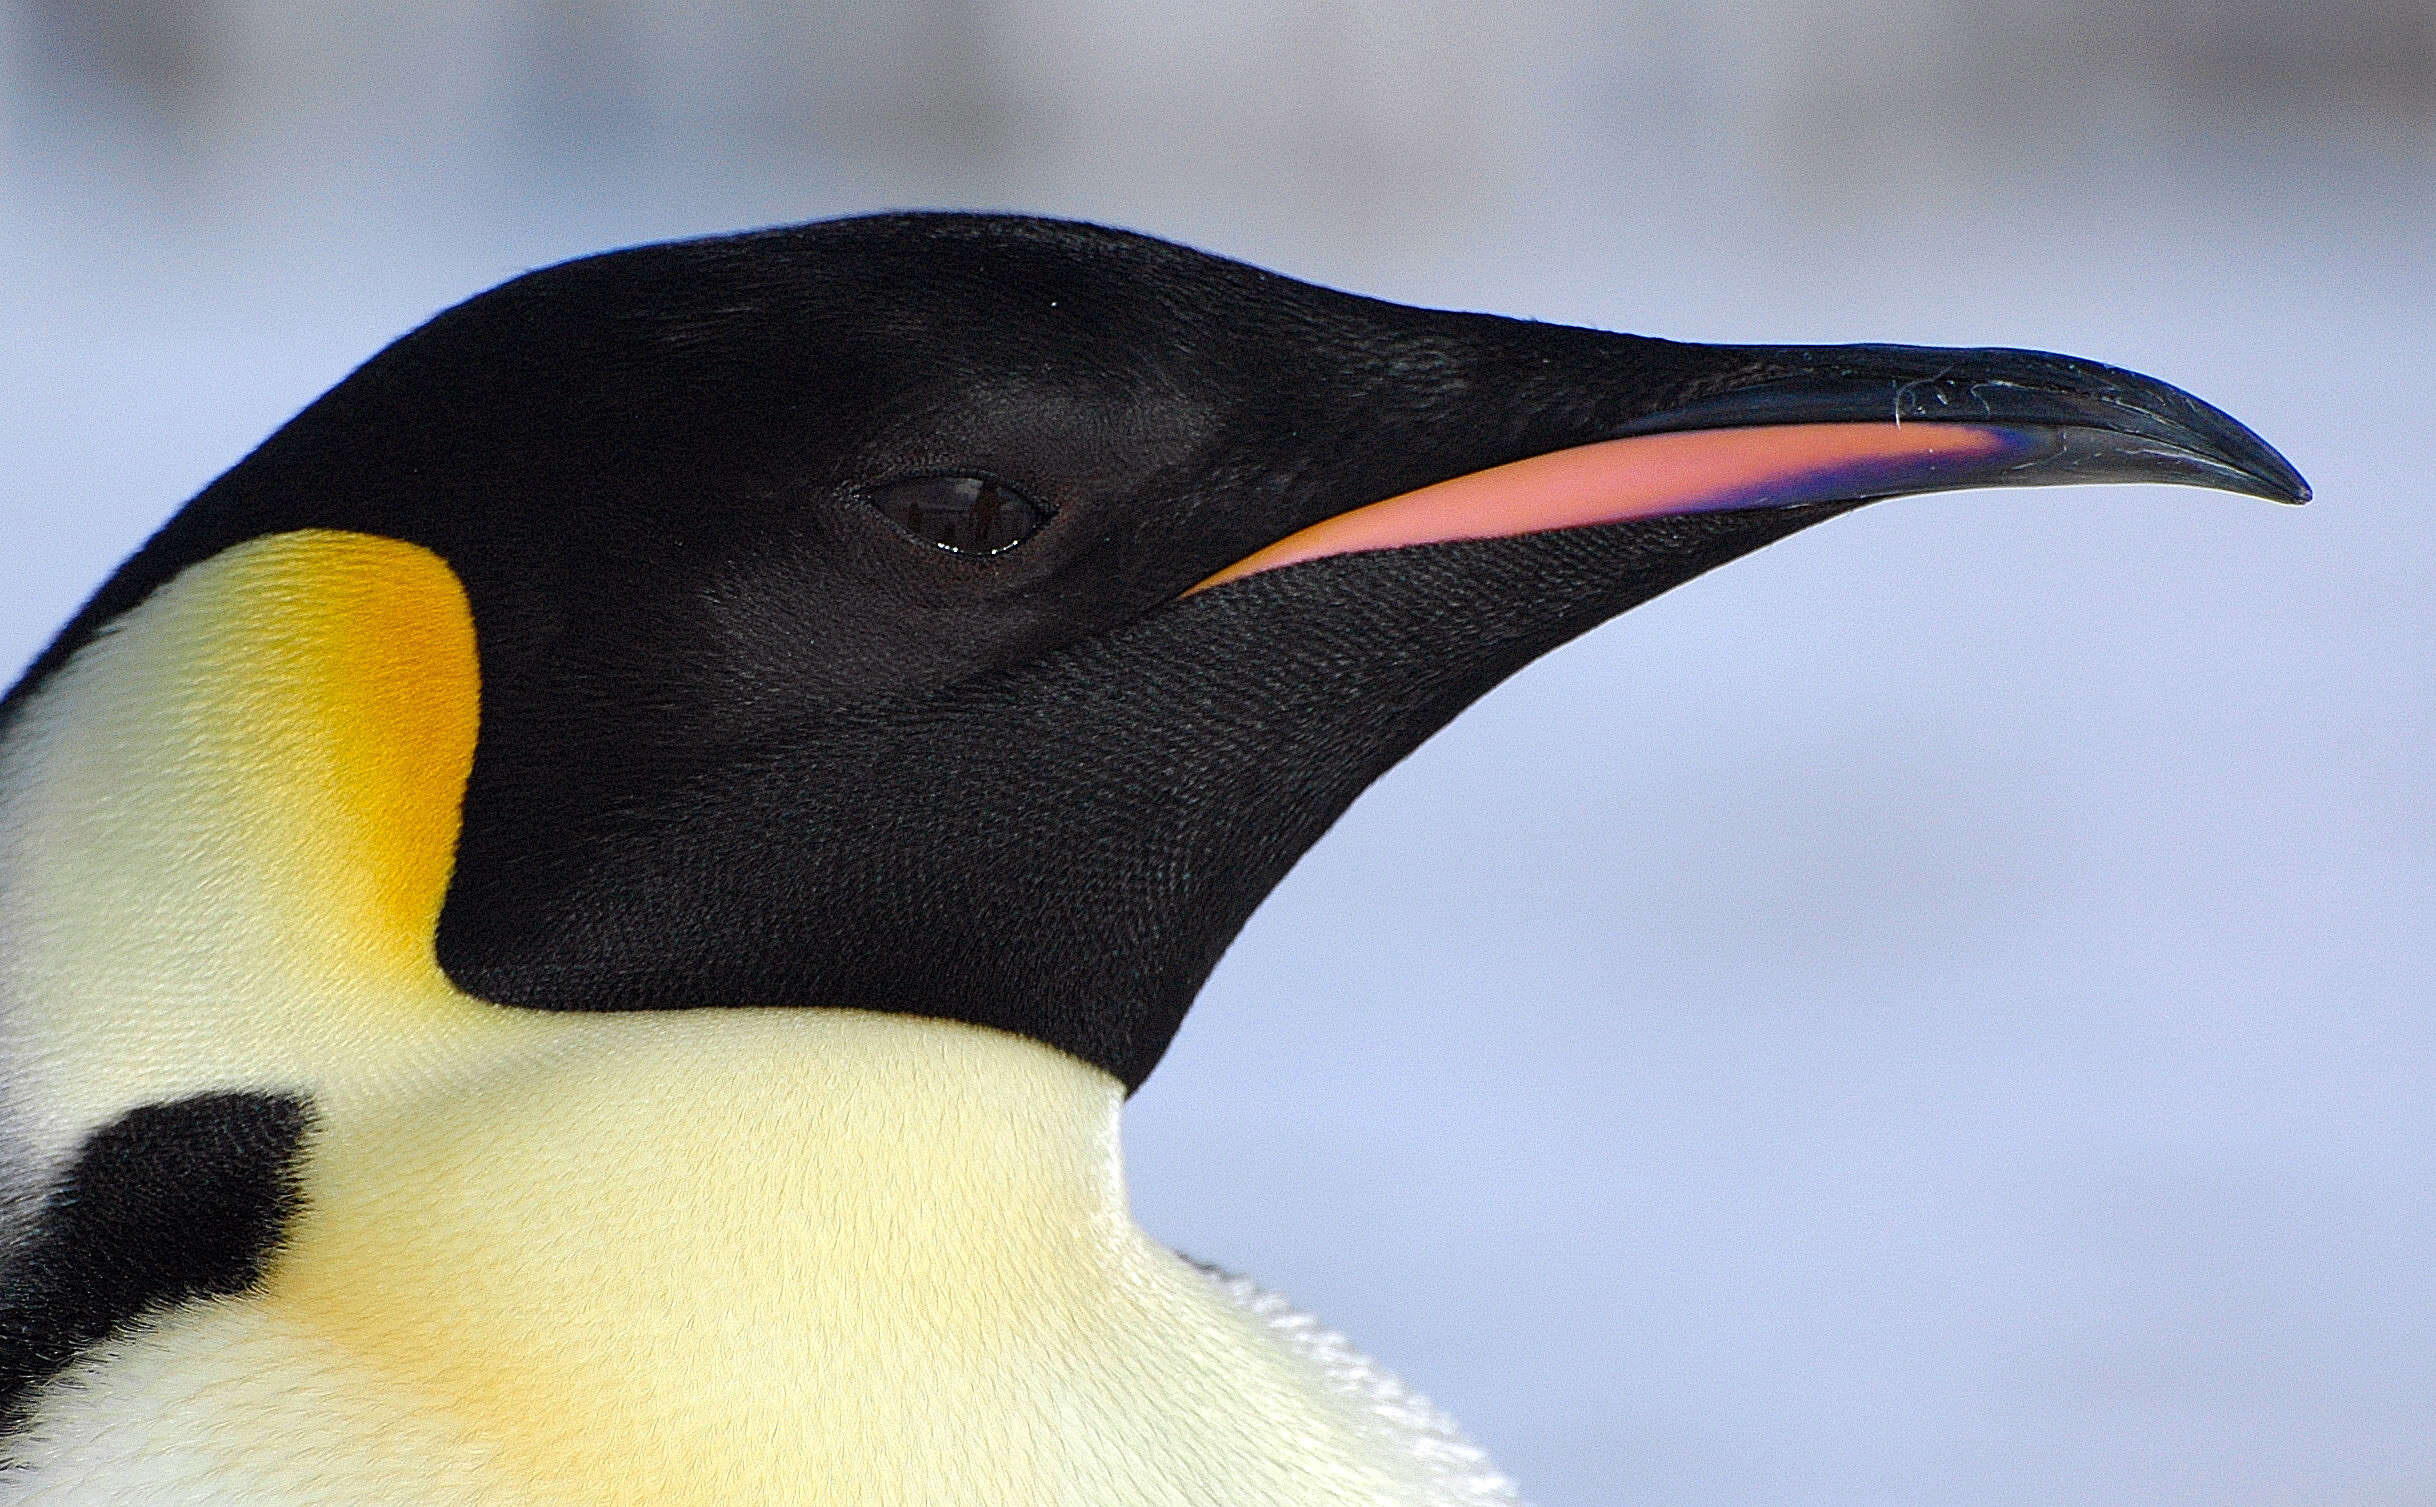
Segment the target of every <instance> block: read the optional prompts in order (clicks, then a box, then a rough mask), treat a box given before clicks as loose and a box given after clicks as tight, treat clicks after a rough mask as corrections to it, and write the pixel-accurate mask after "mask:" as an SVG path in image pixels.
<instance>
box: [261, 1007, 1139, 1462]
mask: <svg viewBox="0 0 2436 1507" xmlns="http://www.w3.org/2000/svg"><path fill="white" fill-rule="evenodd" d="M477 1019H478V1020H480V1021H481V1022H482V1024H472V1023H470V1022H469V1025H470V1026H471V1028H470V1029H469V1030H468V1031H466V1032H465V1033H464V1036H463V1039H462V1040H461V1041H460V1042H458V1043H454V1044H452V1046H453V1047H454V1048H455V1049H443V1050H441V1051H438V1052H435V1053H432V1054H429V1055H426V1056H424V1057H423V1059H422V1062H421V1063H420V1064H419V1065H417V1066H416V1067H415V1068H413V1069H412V1070H410V1071H409V1072H408V1073H406V1074H404V1075H402V1081H396V1082H393V1083H391V1084H386V1085H382V1084H374V1083H361V1084H359V1085H357V1087H356V1089H355V1091H354V1092H351V1093H349V1094H347V1095H345V1096H344V1097H343V1098H336V1099H334V1100H333V1102H331V1103H329V1104H328V1106H327V1109H326V1112H325V1114H324V1117H323V1122H322V1126H321V1128H320V1130H319V1131H318V1133H317V1136H316V1138H315V1142H314V1145H313V1147H312V1150H311V1152H310V1159H309V1162H308V1164H307V1166H306V1167H305V1168H304V1169H303V1170H304V1181H305V1185H306V1187H307V1189H308V1190H309V1198H308V1201H307V1205H306V1208H305V1210H304V1212H303V1213H302V1215H301V1216H300V1217H299V1219H298V1222H297V1224H296V1227H295V1229H294V1232H293V1238H292V1240H291V1242H290V1244H289V1246H288V1248H287V1250H286V1251H285V1253H284V1254H283V1256H282V1258H281V1259H280V1261H279V1262H278V1264H277V1266H276V1268H275V1270H274V1273H273V1275H272V1278H271V1285H270V1291H269V1293H268V1295H267V1296H268V1297H269V1299H270V1301H272V1302H273V1303H274V1304H275V1305H276V1306H278V1307H279V1308H280V1309H282V1310H283V1311H284V1312H286V1313H288V1314H290V1315H292V1316H294V1317H296V1318H297V1319H299V1320H300V1321H302V1322H305V1323H307V1324H309V1325H310V1326H311V1327H313V1328H315V1329H316V1330H319V1331H320V1332H323V1333H326V1334H330V1335H339V1336H345V1337H346V1343H347V1344H348V1345H349V1347H350V1348H352V1349H355V1350H357V1351H359V1352H361V1353H366V1354H369V1355H371V1356H373V1357H374V1358H375V1359H377V1360H378V1361H380V1362H381V1364H382V1365H383V1366H384V1368H385V1369H391V1370H394V1371H397V1372H400V1373H403V1374H405V1375H408V1376H411V1377H412V1378H413V1380H414V1381H415V1382H416V1384H417V1386H418V1388H419V1389H422V1390H427V1391H434V1392H437V1393H439V1394H441V1395H445V1396H451V1397H464V1396H466V1395H469V1394H475V1395H481V1396H485V1397H487V1398H489V1400H490V1401H492V1402H500V1403H504V1402H506V1401H508V1399H504V1398H499V1397H497V1396H496V1395H495V1394H496V1392H497V1389H498V1388H500V1387H503V1386H524V1385H531V1384H537V1381H538V1378H540V1377H542V1376H546V1374H547V1373H548V1372H550V1371H551V1370H553V1369H556V1368H557V1367H558V1366H559V1365H560V1364H561V1363H563V1364H565V1365H567V1366H572V1367H574V1368H575V1369H576V1370H577V1371H580V1372H583V1373H586V1374H592V1375H596V1376H598V1377H606V1376H608V1375H612V1374H615V1373H616V1371H617V1370H618V1369H620V1368H621V1367H622V1366H623V1365H625V1364H631V1363H639V1362H641V1361H643V1360H644V1359H646V1358H647V1356H648V1354H651V1353H663V1354H664V1353H665V1352H666V1350H667V1348H668V1347H669V1346H671V1345H677V1346H680V1347H684V1346H693V1345H700V1344H704V1343H706V1342H707V1343H709V1344H711V1345H712V1346H713V1347H714V1349H717V1348H733V1347H742V1348H743V1349H745V1350H748V1351H749V1350H752V1349H754V1348H756V1347H763V1346H773V1345H774V1346H778V1347H781V1348H789V1349H792V1348H795V1347H800V1346H802V1345H804V1344H805V1343H806V1337H807V1336H810V1335H813V1334H826V1335H829V1336H831V1337H832V1338H835V1337H837V1336H840V1335H845V1336H865V1337H868V1326H869V1325H870V1324H871V1323H872V1313H873V1311H875V1310H874V1309H872V1308H867V1307H866V1305H871V1304H873V1303H874V1300H875V1298H884V1299H885V1302H884V1303H883V1304H881V1305H880V1306H885V1307H887V1308H891V1309H894V1310H895V1311H896V1312H897V1313H898V1314H899V1315H900V1316H901V1317H902V1316H904V1315H907V1314H918V1313H928V1314H931V1315H932V1316H933V1317H934V1319H937V1320H938V1321H939V1322H941V1323H944V1324H946V1325H947V1326H948V1327H949V1328H950V1329H952V1328H953V1327H954V1326H953V1322H952V1318H950V1317H943V1316H952V1315H954V1314H956V1313H959V1312H968V1311H971V1307H970V1306H971V1305H973V1304H976V1303H978V1304H981V1305H983V1311H987V1312H991V1313H993V1314H996V1315H997V1316H998V1319H997V1321H996V1322H998V1323H999V1324H1000V1325H1001V1326H1003V1323H1004V1319H1005V1316H1006V1315H1008V1314H1010V1313H1021V1312H1023V1311H1025V1310H1026V1308H1027V1307H1028V1306H1037V1304H1038V1303H1039V1301H1040V1299H1041V1293H1040V1292H1039V1290H1038V1284H1039V1283H1040V1282H1041V1281H1042V1280H1043V1279H1044V1277H1047V1278H1048V1279H1049V1280H1050V1281H1051V1282H1052V1284H1053V1285H1054V1283H1055V1282H1056V1281H1058V1280H1061V1278H1060V1277H1059V1274H1063V1275H1064V1277H1065V1278H1070V1279H1072V1280H1074V1281H1076V1282H1078V1283H1083V1282H1087V1281H1091V1280H1095V1279H1094V1278H1093V1277H1092V1275H1091V1274H1092V1273H1094V1271H1095V1270H1096V1269H1097V1268H1098V1267H1100V1266H1102V1265H1104V1262H1105V1258H1106V1257H1107V1255H1108V1253H1110V1252H1112V1251H1116V1250H1118V1249H1120V1248H1123V1247H1126V1246H1128V1245H1129V1244H1130V1243H1132V1242H1134V1241H1136V1240H1138V1238H1139V1237H1138V1235H1137V1234H1136V1233H1135V1231H1134V1227H1133V1224H1132V1220H1131V1216H1130V1213H1129V1211H1128V1208H1127V1203H1126V1197H1125V1186H1124V1173H1123V1167H1122V1161H1121V1157H1120V1153H1119V1149H1118V1115H1119V1110H1120V1107H1121V1104H1122V1089H1121V1087H1120V1086H1119V1085H1118V1084H1117V1082H1116V1081H1115V1080H1114V1079H1112V1078H1110V1077H1109V1076H1108V1075H1106V1074H1105V1073H1101V1072H1099V1071H1097V1070H1096V1069H1093V1068H1090V1067H1088V1066H1086V1065H1084V1064H1082V1063H1080V1062H1077V1061H1075V1060H1074V1059H1072V1058H1069V1057H1066V1056H1064V1055H1063V1054H1060V1053H1057V1052H1055V1051H1052V1050H1050V1049H1048V1048H1045V1047H1042V1046H1040V1045H1039V1044H1037V1043H1034V1042H1031V1041H1028V1040H1026V1039H1024V1038H1022V1037H1017V1036H1011V1035H1007V1034H1004V1033H1001V1032H996V1031H989V1030H985V1029H981V1028H978V1027H972V1026H965V1025H960V1024H955V1023H949V1022H940V1021H933V1020H927V1019H923V1018H919V1017H913V1016H901V1015H882V1014H868V1013H864V1012H859V1011H846V1010H829V1009H733V1010H731V1009H704V1010H687V1011H667V1012H635V1013H620V1014H604V1015H590V1016H573V1017H570V1016H564V1015H559V1016H550V1015H539V1016H537V1015H531V1014H527V1013H525V1012H513V1011H498V1012H493V1011H489V1010H485V1011H484V1012H483V1013H482V1014H481V1015H480V1016H479V1017H477ZM1099 1275H1100V1276H1103V1277H1104V1276H1105V1275H1106V1274H1105V1273H1104V1272H1103V1273H1099ZM1002 1286H1003V1287H1005V1288H1006V1289H1007V1290H1006V1291H1003V1292H1000V1291H997V1289H998V1288H1000V1287H1002ZM1019 1288H1028V1289H1030V1290H1029V1291H1028V1292H1022V1291H1018V1289H1019ZM604 1305H607V1306H606V1307H605V1306H604ZM605 1311H616V1312H619V1313H621V1314H623V1315H626V1318H625V1319H624V1320H623V1321H622V1322H621V1324H620V1325H619V1326H618V1327H617V1328H616V1329H614V1330H604V1329H602V1328H601V1326H599V1324H598V1316H599V1315H600V1314H601V1313H603V1312H605ZM722 1314H728V1315H734V1314H750V1315H753V1316H754V1322H755V1324H756V1325H757V1326H760V1328H761V1330H762V1331H763V1332H762V1333H761V1334H760V1335H758V1336H756V1337H744V1336H738V1335H734V1334H730V1333H728V1332H727V1330H728V1327H729V1325H728V1321H725V1320H722V1319H721V1318H720V1317H719V1316H720V1315H722ZM982 1327H988V1326H982ZM586 1331H590V1332H591V1335H590V1337H591V1340H592V1341H593V1342H595V1343H597V1345H598V1346H600V1347H602V1348H601V1349H600V1350H599V1353H595V1354H590V1355H588V1356H583V1357H581V1358H580V1359H579V1358H578V1356H577V1355H576V1352H577V1351H578V1350H580V1349H582V1348H584V1347H582V1346H574V1345H571V1344H570V1341H569V1338H568V1336H570V1335H571V1334H581V1333H585V1332H586ZM467 1336H482V1337H483V1338H482V1340H481V1342H480V1343H479V1344H477V1345H475V1346H473V1347H472V1348H471V1350H470V1351H469V1348H468V1346H467V1343H466V1337H467ZM971 1338H973V1339H974V1340H975V1342H979V1334H978V1331H976V1334H975V1335H974V1336H971ZM1000 1338H1001V1339H1003V1338H1004V1335H1003V1334H1002V1335H1001V1336H1000ZM630 1349H631V1350H635V1351H636V1353H635V1354H633V1355H627V1354H624V1353H623V1352H625V1351H627V1350H630ZM549 1357H557V1358H558V1359H557V1360H556V1361H548V1360H547V1359H546V1358H549ZM801 1359H802V1358H801V1357H791V1358H790V1360H789V1362H788V1364H786V1365H781V1364H779V1362H778V1360H777V1358H776V1357H775V1356H773V1357H770V1358H769V1360H770V1364H771V1374H782V1373H784V1372H786V1371H787V1370H788V1368H789V1366H790V1365H792V1364H794V1363H796V1362H797V1361H800V1360H801ZM731 1363H732V1357H731ZM756 1369H757V1368H756ZM519 1375H521V1376H522V1377H523V1378H524V1380H522V1381H518V1380H516V1378H517V1377H518V1376H519ZM577 1379H579V1378H577V1377H573V1376H562V1377H561V1378H560V1381H561V1382H573V1381H575V1380H577ZM533 1400H534V1402H535V1406H536V1408H537V1409H538V1410H539V1411H540V1412H542V1413H546V1412H547V1411H548V1409H547V1408H546V1407H545V1406H542V1403H541V1399H540V1397H539V1396H536V1398H535V1399H533ZM480 1411H482V1412H483V1413H484V1414H486V1415H492V1416H497V1414H495V1413H494V1411H493V1409H492V1408H491V1407H490V1406H488V1405H485V1406H483V1407H482V1408H481V1409H480ZM517 1411H518V1410H516V1409H507V1410H506V1412H507V1415H508V1416H514V1415H515V1414H516V1412H517Z"/></svg>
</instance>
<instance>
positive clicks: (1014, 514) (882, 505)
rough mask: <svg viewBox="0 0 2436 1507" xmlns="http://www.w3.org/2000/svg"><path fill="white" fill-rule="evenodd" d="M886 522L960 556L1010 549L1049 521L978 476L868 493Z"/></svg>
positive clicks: (924, 479) (922, 480) (927, 479)
mask: <svg viewBox="0 0 2436 1507" xmlns="http://www.w3.org/2000/svg"><path fill="white" fill-rule="evenodd" d="M870 498H871V505H872V506H873V507H876V508H878V509H879V510H880V512H881V514H882V515H883V516H885V517H886V518H887V519H888V521H889V522H891V523H893V524H895V525H896V526H897V527H899V528H901V529H903V530H904V531H905V532H907V533H909V534H911V535H913V536H914V537H915V538H917V539H927V540H929V541H930V542H931V543H933V544H936V545H938V546H939V547H940V548H941V549H952V550H954V551H955V552H956V553H958V554H960V555H994V554H996V553H998V552H999V551H1000V550H1002V549H1013V548H1014V547H1015V546H1016V545H1018V544H1021V543H1023V542H1024V541H1025V540H1026V539H1029V538H1031V537H1032V536H1033V534H1035V533H1037V532H1039V530H1040V526H1041V525H1042V524H1044V523H1047V522H1048V521H1049V515H1048V513H1047V512H1046V511H1045V510H1044V509H1042V508H1041V507H1040V506H1039V505H1038V504H1036V503H1034V502H1033V501H1032V500H1031V499H1030V498H1028V497H1026V496H1024V495H1023V494H1022V493H1021V492H1018V491H1016V490H1015V489H1014V488H1013V487H1010V486H1006V485H1004V484H1003V483H1000V482H995V481H991V480H990V479H988V478H987V477H982V476H917V477H915V478H914V479H913V480H911V481H900V482H893V483H891V484H890V485H888V486H885V487H882V488H880V489H879V490H878V491H876V492H873V493H871V494H870Z"/></svg>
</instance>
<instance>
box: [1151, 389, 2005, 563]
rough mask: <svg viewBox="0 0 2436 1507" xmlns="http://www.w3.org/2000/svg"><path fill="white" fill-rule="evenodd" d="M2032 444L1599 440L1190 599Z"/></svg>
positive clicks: (1827, 486) (1991, 455)
mask: <svg viewBox="0 0 2436 1507" xmlns="http://www.w3.org/2000/svg"><path fill="white" fill-rule="evenodd" d="M2040 444H2041V436H2040V434H2039V432H2038V431H2036V430H2032V429H2019V428H2011V427H1998V426H1994V425H1983V424H1950V423H1912V424H1765V425H1757V426H1753V427H1750V428H1741V429H1693V430H1685V431H1683V432H1680V433H1675V434H1644V435H1635V436H1633V437H1632V438H1629V439H1620V440H1602V441H1600V442H1599V443H1597V444H1592V445H1580V446H1576V447H1574V448H1573V449H1570V450H1554V451H1550V452H1549V453H1548V454H1546V455H1535V456H1532V457H1530V458H1529V459H1527V460H1518V461H1513V462H1511V463H1509V464H1506V465H1502V466H1492V467H1490V468H1489V469H1488V470H1486V471H1474V472H1472V473H1470V474H1469V475H1465V476H1457V477H1454V478H1452V479H1450V480H1447V481H1442V482H1438V483H1436V484H1434V485H1431V486H1426V487H1422V488H1420V489H1418V490H1416V491H1411V492H1406V493H1403V494H1401V495H1400V496H1395V497H1390V498H1387V499H1386V500H1384V501H1382V502H1374V503H1371V504H1369V505H1367V506H1365V507H1358V508H1355V509H1353V510H1352V511H1350V512H1345V513H1339V514H1337V515H1336V516H1335V517H1333V518H1325V519H1322V520H1321V521H1320V522H1318V523H1315V524H1312V525H1311V526H1310V527H1309V528H1306V529H1303V530H1301V531H1300V532H1298V533H1293V534H1289V535H1287V536H1286V537H1285V538H1283V539H1280V540H1278V541H1277V542H1276V543H1275V544H1272V545H1270V546H1268V547H1267V548H1266V549H1263V550H1259V551H1257V552H1256V553H1253V554H1251V555H1247V556H1245V557H1244V558H1243V559H1241V560H1238V561H1236V562H1235V563H1234V564H1232V565H1230V566H1228V567H1227V568H1226V569H1224V570H1222V571H1220V572H1218V573H1217V574H1216V575H1214V576H1211V577H1210V578H1209V579H1208V580H1206V581H1203V582H1202V583H1201V584H1200V585H1198V586H1195V587H1194V588H1193V589H1192V591H1188V592H1186V593H1185V595H1186V596H1191V595H1192V594H1193V592H1198V591H1207V590H1208V589H1209V588H1211V587H1212V586H1221V585H1224V584H1225V583H1227V582H1229V581H1234V580H1239V579H1241V578H1242V577H1244V576H1249V575H1257V574H1259V573H1260V572H1262V571H1267V570H1276V569H1278V568H1279V567H1280V566H1286V565H1299V564H1301V563H1303V562H1304V561H1306V560H1318V559H1324V558H1326V557H1327V556H1329V555H1349V554H1353V553H1355V552H1357V551H1363V550H1381V549H1401V548H1403V547H1405V546H1407V545H1413V544H1437V543H1442V542H1445V541H1447V540H1453V539H1502V538H1506V537H1509V536H1511V535H1515V534H1536V533H1542V532H1545V531H1547V530H1550V529H1567V528H1581V527H1584V526H1585V525H1588V524H1594V523H1622V522H1625V521H1627V520H1629V519H1635V518H1661V517H1666V516H1668V515H1671V514H1676V513H1707V512H1719V511H1725V510H1728V509H1741V508H1778V507H1791V506H1793V505H1795V504H1798V503H1805V502H1828V501H1835V500H1841V499H1846V498H1857V497H1881V496H1887V495H1891V494H1895V493H1902V492H1932V491H1940V490H1946V489H1951V488H1954V487H1962V486H1971V485H1975V484H1978V483H1979V482H1981V481H1983V480H1987V479H1991V478H1993V477H1994V476H1995V475H1996V474H1997V473H1999V472H2001V471H2004V470H2008V469H2010V468H2011V467H2012V466H2014V465H2015V464H2018V463H2019V462H2020V461H2021V460H2023V459H2025V458H2027V457H2028V456H2029V455H2031V454H2033V453H2035V452H2036V451H2037V450H2038V449H2039V447H2040Z"/></svg>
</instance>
